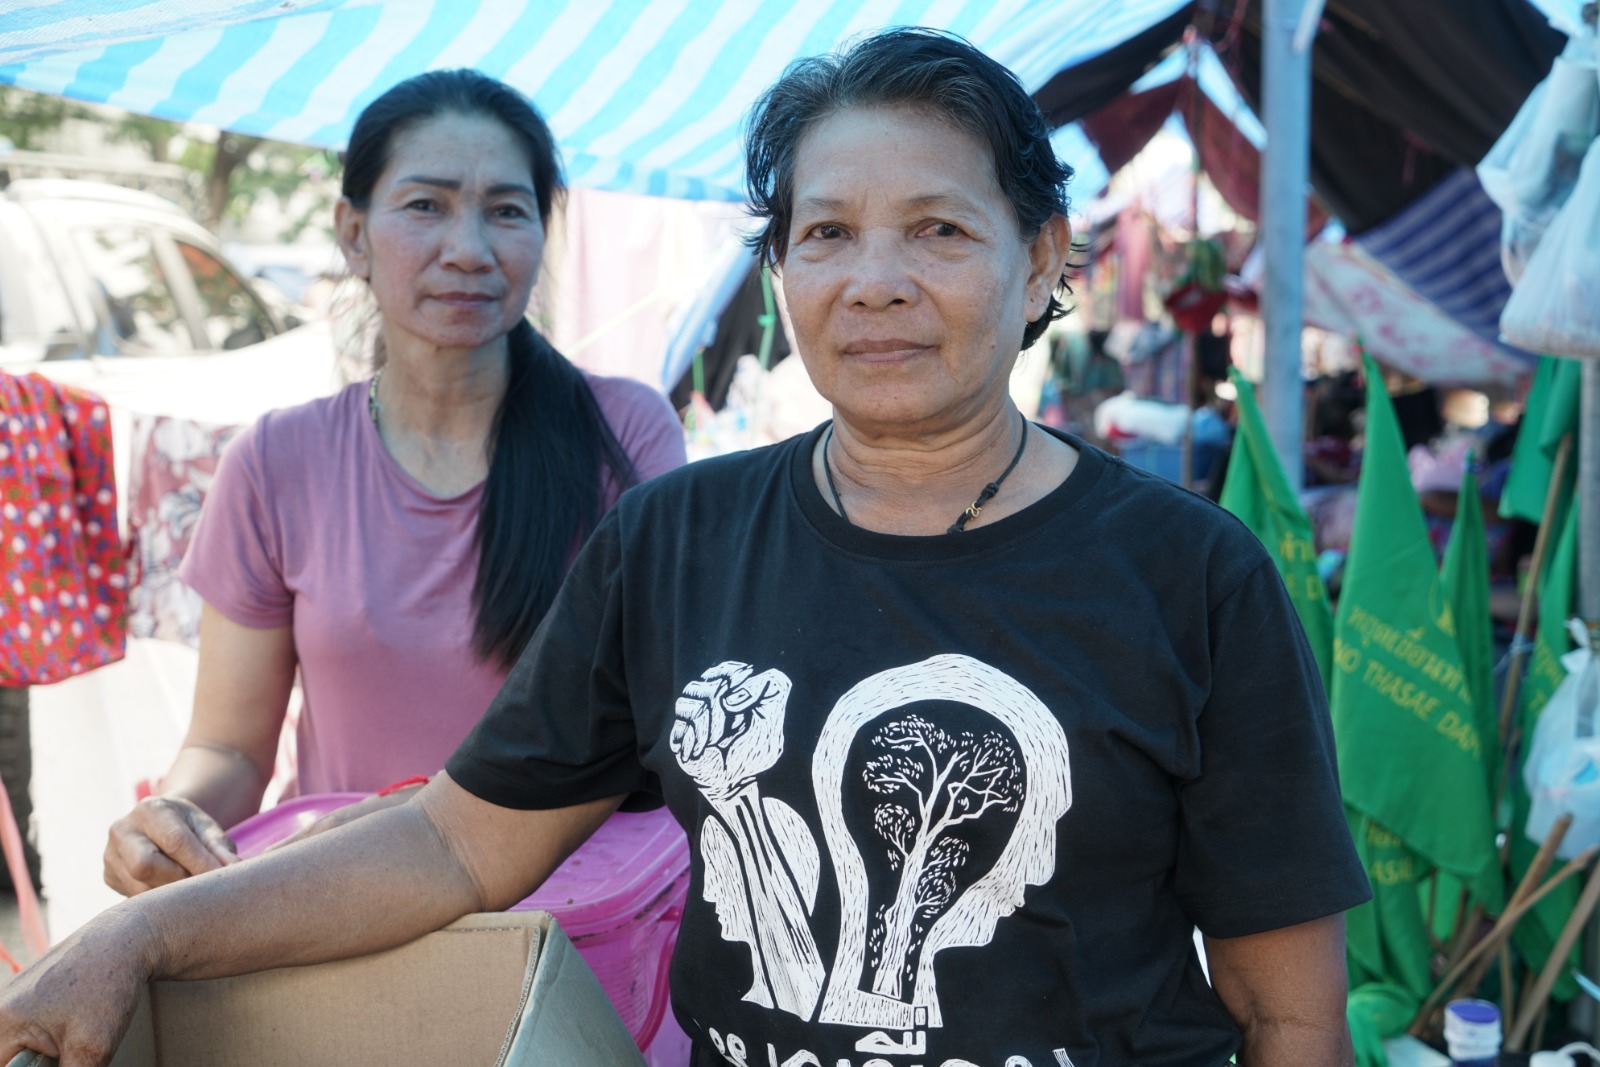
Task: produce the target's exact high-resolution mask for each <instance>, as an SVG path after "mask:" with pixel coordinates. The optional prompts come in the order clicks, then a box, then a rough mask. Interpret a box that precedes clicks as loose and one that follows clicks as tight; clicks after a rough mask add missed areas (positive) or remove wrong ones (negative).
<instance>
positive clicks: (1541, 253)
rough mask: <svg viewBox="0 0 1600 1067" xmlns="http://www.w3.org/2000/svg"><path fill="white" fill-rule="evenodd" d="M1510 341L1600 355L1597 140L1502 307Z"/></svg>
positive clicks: (1553, 351) (1561, 352)
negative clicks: (1574, 182) (1567, 195)
mask: <svg viewBox="0 0 1600 1067" xmlns="http://www.w3.org/2000/svg"><path fill="white" fill-rule="evenodd" d="M1500 335H1501V337H1502V338H1503V339H1504V340H1505V341H1506V342H1508V343H1509V344H1513V345H1518V346H1520V347H1522V348H1525V349H1527V350H1528V351H1530V352H1544V353H1547V354H1549V355H1552V356H1587V357H1590V358H1600V141H1595V142H1594V143H1593V144H1591V145H1590V146H1589V152H1588V154H1587V155H1585V156H1584V158H1583V167H1582V168H1581V169H1580V170H1579V172H1578V183H1577V185H1576V186H1574V187H1573V190H1572V195H1571V196H1570V197H1568V199H1567V203H1566V206H1565V207H1563V208H1562V209H1561V210H1560V212H1558V213H1557V214H1556V216H1555V218H1554V219H1553V220H1552V221H1551V223H1550V227H1549V229H1548V230H1547V231H1546V233H1545V236H1544V238H1543V239H1542V240H1541V241H1540V242H1539V247H1538V248H1537V249H1536V250H1535V251H1534V253H1533V256H1532V258H1531V259H1529V260H1528V265H1527V269H1526V270H1525V271H1524V272H1523V274H1522V277H1521V279H1519V280H1518V282H1517V284H1516V288H1515V289H1513V290H1511V298H1510V299H1509V300H1507V301H1506V306H1505V309H1504V310H1503V311H1501V312H1500Z"/></svg>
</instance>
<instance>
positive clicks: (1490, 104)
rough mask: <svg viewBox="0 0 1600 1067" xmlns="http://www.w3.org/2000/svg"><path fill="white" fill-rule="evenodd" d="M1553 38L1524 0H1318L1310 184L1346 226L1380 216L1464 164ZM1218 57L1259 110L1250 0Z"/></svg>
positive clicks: (1518, 98) (1550, 53) (1492, 135)
mask: <svg viewBox="0 0 1600 1067" xmlns="http://www.w3.org/2000/svg"><path fill="white" fill-rule="evenodd" d="M1226 6H1227V5H1224V7H1226ZM1228 21H1229V20H1228V19H1227V18H1219V19H1217V20H1216V24H1215V28H1214V36H1215V37H1217V38H1218V39H1219V40H1223V39H1225V38H1226V36H1227V31H1228ZM1565 42H1566V38H1565V37H1564V36H1562V34H1561V33H1559V32H1558V31H1556V30H1554V29H1551V28H1550V26H1549V25H1548V24H1547V22H1546V20H1545V18H1544V16H1543V15H1541V14H1540V13H1539V12H1538V11H1537V10H1536V9H1535V8H1534V7H1533V6H1532V5H1530V4H1528V3H1527V0H1408V2H1406V3H1395V2H1394V0H1329V2H1328V5H1327V8H1326V11H1325V13H1324V17H1323V27H1322V31H1321V32H1320V33H1319V34H1318V36H1317V40H1316V46H1315V48H1314V49H1313V52H1312V71H1313V82H1312V90H1311V182H1312V185H1313V186H1314V187H1315V188H1316V190H1317V192H1318V194H1319V195H1321V197H1322V198H1323V199H1324V200H1325V201H1326V202H1327V203H1328V204H1329V206H1330V207H1332V208H1333V210H1334V212H1335V213H1336V214H1337V215H1338V216H1339V218H1340V219H1341V220H1342V221H1343V222H1344V224H1345V226H1346V227H1347V228H1348V229H1349V230H1350V231H1351V232H1352V233H1359V232H1361V231H1363V230H1366V229H1368V228H1370V227H1372V226H1376V225H1378V224H1379V223H1382V222H1384V221H1385V220H1387V219H1389V218H1391V217H1392V216H1394V215H1395V214H1396V213H1398V212H1399V211H1400V210H1401V209H1402V208H1404V207H1405V206H1406V205H1408V204H1410V203H1411V202H1412V201H1413V200H1415V199H1416V198H1418V197H1420V196H1421V195H1422V194H1423V193H1425V192H1427V191H1428V190H1429V189H1431V188H1433V187H1434V186H1435V185H1437V184H1438V182H1439V181H1441V180H1442V179H1443V178H1445V177H1446V176H1447V175H1448V174H1450V173H1451V172H1452V171H1453V170H1455V169H1456V168H1457V167H1458V166H1462V165H1466V166H1472V165H1474V164H1476V163H1477V162H1478V160H1479V159H1481V158H1482V157H1483V156H1484V154H1485V153H1486V152H1488V150H1489V148H1490V147H1491V146H1492V145H1493V144H1494V142H1495V139H1496V138H1498V137H1499V135H1500V134H1501V132H1502V131H1504V129H1505V128H1506V126H1508V125H1509V124H1510V122H1511V119H1512V117H1513V116H1515V115H1516V112H1517V109H1518V108H1519V107H1520V106H1521V105H1522V101H1523V100H1524V99H1526V98H1527V95H1528V93H1529V92H1531V91H1532V90H1533V87H1534V86H1535V85H1537V84H1538V83H1539V81H1540V80H1542V79H1543V78H1544V76H1545V75H1546V74H1548V73H1549V70H1550V65H1551V63H1552V62H1554V60H1555V57H1556V56H1557V55H1558V54H1559V53H1560V51H1561V48H1562V46H1563V45H1564V44H1565ZM1222 58H1223V62H1224V63H1225V64H1227V65H1228V66H1229V67H1230V68H1231V69H1232V70H1233V73H1234V76H1235V79H1236V80H1237V81H1238V82H1239V87H1240V89H1241V90H1242V91H1243V92H1244V93H1245V96H1246V97H1247V99H1249V100H1250V102H1251V104H1252V106H1256V107H1258V108H1259V102H1260V99H1261V3H1260V0H1250V3H1249V6H1248V8H1247V9H1246V11H1245V13H1244V17H1243V19H1242V22H1241V27H1240V33H1239V34H1238V35H1237V37H1236V38H1235V39H1234V41H1233V44H1232V46H1231V47H1228V48H1226V49H1225V54H1224V55H1223V57H1222Z"/></svg>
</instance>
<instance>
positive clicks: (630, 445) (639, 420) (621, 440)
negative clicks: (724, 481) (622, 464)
mask: <svg viewBox="0 0 1600 1067" xmlns="http://www.w3.org/2000/svg"><path fill="white" fill-rule="evenodd" d="M584 381H585V382H587V383H588V386H589V391H590V393H591V394H593V396H594V399H595V404H596V406H597V407H599V409H600V416H601V418H603V419H605V421H606V425H607V426H609V427H610V428H611V432H612V434H613V435H614V436H615V437H616V439H617V443H618V444H620V445H621V446H622V450H623V451H624V452H626V453H627V454H628V458H629V459H631V460H632V461H633V465H634V469H635V473H637V474H638V476H639V478H640V480H641V481H647V480H649V479H651V478H654V477H656V476H658V475H660V474H663V473H665V472H666V471H670V470H672V469H674V468H676V467H681V466H683V464H684V462H685V460H686V459H687V458H688V457H687V456H686V455H685V452H684V443H683V424H682V423H680V422H679V421H678V413H677V412H676V411H674V410H673V408H672V404H671V403H670V402H669V401H668V400H667V398H666V397H664V396H662V395H661V394H660V393H659V392H657V391H656V390H655V389H654V388H652V387H651V386H649V385H646V384H645V383H644V382H640V381H635V380H634V379H632V378H608V377H604V376H601V375H596V374H589V373H588V372H585V373H584Z"/></svg>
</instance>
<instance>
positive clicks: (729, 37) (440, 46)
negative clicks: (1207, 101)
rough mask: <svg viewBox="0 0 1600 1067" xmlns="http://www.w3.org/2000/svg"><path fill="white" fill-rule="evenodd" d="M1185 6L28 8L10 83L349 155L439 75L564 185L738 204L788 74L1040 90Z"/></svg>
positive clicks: (1137, 0)
mask: <svg viewBox="0 0 1600 1067" xmlns="http://www.w3.org/2000/svg"><path fill="white" fill-rule="evenodd" d="M1185 2H1186V0H1052V2H1050V3H1039V2H1037V0H833V2H825V0H381V2H379V0H162V2H160V3H156V2H152V0H144V2H142V3H141V2H134V0H13V2H12V4H11V5H9V7H8V12H7V18H6V22H5V24H4V26H3V27H0V62H4V63H5V65H3V66H0V83H8V84H13V85H17V86H21V87H23V88H26V89H32V90H35V91H39V92H46V93H55V94H59V95H64V96H69V97H73V98H75V99H78V100H88V101H95V102H101V103H107V104H113V105H116V106H118V107H122V108H126V109H127V110H130V111H135V112H139V113H142V114H148V115H155V116H158V117H161V118H166V119H173V120H177V121H183V122H197V123H205V124H208V125H212V126H219V127H224V128H227V129H231V130H235V131H238V132H241V133H246V134H253V135H258V136H263V137H270V138H274V139H277V140H282V141H291V142H297V143H301V144H309V145H317V146H322V147H329V148H337V147H341V146H342V145H343V144H344V142H345V139H346V137H347V136H348V134H349V131H350V128H351V126H352V124H353V123H354V120H355V117H356V115H357V114H358V113H359V112H360V110H361V109H362V108H363V107H364V106H365V105H366V104H367V103H369V102H370V101H371V100H372V99H374V98H375V97H376V96H377V95H378V94H380V93H381V92H382V91H383V90H384V89H386V88H388V87H389V86H391V85H393V84H395V83H396V82H398V81H400V80H402V79H404V78H406V77H409V76H410V75H413V74H416V73H419V72H421V71H424V70H430V69H439V68H446V67H476V68H477V69H479V70H482V71H484V72H486V73H488V74H492V75H494V76H496V77H499V78H502V79H503V80H505V81H507V82H509V83H511V84H512V85H515V86H516V87H518V88H519V89H521V90H522V91H523V92H525V93H527V94H528V95H529V96H530V97H532V98H533V100H534V102H535V104H537V105H538V107H539V109H540V110H541V112H543V114H544V115H545V117H546V119H547V120H548V121H549V122H550V126H551V128H552V129H553V130H554V131H555V133H556V136H557V138H558V140H559V142H560V144H561V148H562V151H563V154H564V156H565V159H566V164H567V168H568V177H569V179H570V180H571V181H572V182H573V183H574V184H577V185H584V186H588V187H591V188H597V189H609V190H617V191H627V192H638V193H647V194H652V195H658V196H673V197H682V198H685V199H699V200H705V199H726V200H740V199H742V198H743V190H742V184H741V183H742V159H741V154H740V141H739V133H740V123H741V121H742V119H743V117H744V114H745V112H746V110H747V109H748V108H749V106H750V104H751V103H752V102H753V101H754V99H755V98H756V96H757V95H758V94H759V93H760V92H761V91H762V90H763V89H764V88H766V87H767V86H768V85H770V84H771V83H772V82H773V80H774V79H776V77H777V76H778V74H779V72H780V71H782V69H783V68H784V66H785V65H787V64H788V63H789V62H790V61H792V60H794V59H796V58H798V57H801V56H807V55H813V54H817V53H820V52H825V51H829V50H831V49H833V48H835V47H836V46H837V45H839V44H840V42H842V41H845V40H847V39H848V38H850V37H852V36H855V35H858V34H862V33H866V32H869V31H872V30H875V29H879V28H881V27H885V26H892V25H927V26H935V27H939V28H943V29H948V30H952V31H955V32H957V33H960V34H962V35H963V36H965V37H967V38H968V39H969V40H971V41H972V42H973V43H974V44H976V45H978V46H979V47H980V48H982V49H984V51H986V52H988V53H989V54H990V55H992V56H994V57H995V58H996V59H998V60H999V61H1000V62H1002V63H1004V64H1005V65H1006V66H1008V67H1010V68H1011V69H1012V70H1013V71H1015V72H1016V73H1017V75H1018V77H1020V78H1021V79H1022V81H1023V83H1024V84H1025V85H1026V86H1027V87H1028V88H1029V89H1030V91H1031V90H1034V89H1036V88H1037V87H1038V86H1040V85H1042V84H1043V83H1044V82H1045V81H1047V80H1048V79H1049V78H1050V77H1051V76H1053V75H1055V74H1056V73H1057V72H1059V71H1061V70H1064V69H1067V68H1070V67H1072V66H1075V65H1077V64H1079V63H1082V62H1084V61H1086V60H1088V59H1092V58H1093V57H1095V56H1096V55H1099V54H1100V53H1102V52H1104V51H1105V50H1107V49H1108V48H1111V47H1112V46H1114V45H1116V44H1118V43H1120V42H1121V41H1123V40H1125V39H1127V38H1128V37H1130V36H1132V35H1134V34H1137V33H1139V32H1140V31H1142V30H1144V29H1146V28H1148V27H1149V26H1151V25H1153V24H1154V23H1156V22H1158V21H1160V20H1161V19H1164V18H1166V17H1168V16H1170V15H1172V14H1173V13H1174V12H1176V11H1177V10H1178V9H1179V8H1181V7H1183V5H1184V3H1185Z"/></svg>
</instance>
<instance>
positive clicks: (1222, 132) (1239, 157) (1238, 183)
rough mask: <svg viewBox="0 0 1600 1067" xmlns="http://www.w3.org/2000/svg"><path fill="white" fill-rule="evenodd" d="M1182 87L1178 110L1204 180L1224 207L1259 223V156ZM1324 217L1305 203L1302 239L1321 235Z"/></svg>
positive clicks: (1206, 102) (1198, 95) (1187, 85)
mask: <svg viewBox="0 0 1600 1067" xmlns="http://www.w3.org/2000/svg"><path fill="white" fill-rule="evenodd" d="M1177 84H1179V85H1181V86H1182V87H1183V89H1182V93H1181V98H1180V99H1179V101H1178V105H1177V107H1178V110H1179V112H1181V113H1182V115H1183V120H1184V123H1185V125H1187V126H1188V128H1189V139H1190V140H1191V141H1193V142H1194V145H1195V149H1196V150H1197V151H1198V152H1199V153H1200V165H1201V167H1203V168H1204V169H1205V172H1206V177H1208V178H1210V179H1211V184H1212V185H1214V186H1216V188H1217V192H1218V193H1220V194H1222V199H1223V200H1225V201H1227V203H1228V206H1229V207H1231V208H1233V210H1235V211H1237V212H1238V213H1239V214H1241V215H1243V216H1244V217H1245V218H1247V219H1249V220H1250V221H1251V222H1257V223H1259V222H1260V221H1261V153H1260V152H1259V151H1257V150H1256V146H1255V145H1253V144H1251V143H1250V140H1249V138H1247V137H1245V135H1244V134H1242V133H1240V132H1239V130H1238V128H1237V127H1236V126H1234V124H1233V120H1232V119H1230V118H1228V116H1226V115H1224V114H1223V113H1222V110H1221V109H1220V108H1218V107H1217V105H1216V104H1213V103H1212V102H1211V98H1210V97H1208V96H1206V94H1205V93H1202V92H1200V91H1199V90H1198V89H1196V87H1195V84H1194V82H1192V81H1190V80H1189V79H1187V78H1182V79H1179V81H1178V83H1177ZM1327 224H1328V213H1327V212H1326V211H1324V210H1322V208H1321V207H1319V206H1318V205H1317V203H1316V201H1314V200H1311V199H1310V198H1307V200H1306V239H1307V240H1310V239H1311V238H1312V237H1315V236H1316V235H1317V234H1319V233H1321V232H1322V229H1323V227H1324V226H1326V225H1327Z"/></svg>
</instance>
